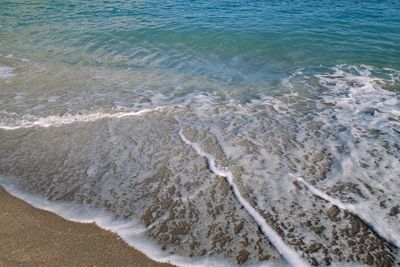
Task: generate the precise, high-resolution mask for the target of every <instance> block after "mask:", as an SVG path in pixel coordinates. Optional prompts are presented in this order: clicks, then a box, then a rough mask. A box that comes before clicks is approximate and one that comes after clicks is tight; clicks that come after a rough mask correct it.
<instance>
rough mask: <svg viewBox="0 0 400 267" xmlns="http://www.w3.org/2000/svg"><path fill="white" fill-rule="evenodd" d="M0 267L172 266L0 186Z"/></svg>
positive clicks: (103, 231) (96, 228) (107, 234)
mask: <svg viewBox="0 0 400 267" xmlns="http://www.w3.org/2000/svg"><path fill="white" fill-rule="evenodd" d="M0 240H1V242H0V266H157V267H158V266H172V265H170V264H162V263H158V262H155V261H152V260H151V259H149V258H147V257H146V256H145V255H144V254H142V253H141V252H139V251H137V250H135V249H134V248H132V247H130V246H128V245H127V244H126V243H125V242H124V241H123V240H122V239H121V238H119V237H118V236H117V235H116V234H114V233H112V232H110V231H107V230H104V229H101V228H99V227H98V226H96V225H95V224H82V223H75V222H70V221H67V220H65V219H63V218H61V217H59V216H57V215H55V214H53V213H50V212H47V211H44V210H39V209H36V208H34V207H32V206H30V205H28V204H27V203H25V202H23V201H22V200H20V199H17V198H15V197H13V196H11V195H10V194H8V193H7V192H6V191H4V189H3V188H2V187H0Z"/></svg>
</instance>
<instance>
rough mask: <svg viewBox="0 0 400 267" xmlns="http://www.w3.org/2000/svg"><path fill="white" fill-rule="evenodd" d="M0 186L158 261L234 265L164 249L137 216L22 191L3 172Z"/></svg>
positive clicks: (196, 266)
mask: <svg viewBox="0 0 400 267" xmlns="http://www.w3.org/2000/svg"><path fill="white" fill-rule="evenodd" d="M0 186H2V187H3V188H4V189H5V190H6V191H7V192H8V193H9V194H11V195H13V196H15V197H17V198H19V199H22V200H24V201H25V202H27V203H28V204H30V205H31V206H33V207H35V208H38V209H42V210H46V211H49V212H52V213H54V214H57V215H59V216H61V217H62V218H64V219H66V220H69V221H73V222H79V223H95V224H96V225H98V226H99V227H100V228H103V229H106V230H110V231H112V232H115V233H117V234H118V235H119V236H120V237H121V238H122V239H123V240H124V241H125V242H126V243H127V244H128V245H129V246H131V247H134V248H135V249H137V250H139V251H141V252H142V253H143V254H145V255H146V256H147V257H149V258H150V259H152V260H154V261H157V262H162V263H171V264H173V265H176V266H182V267H183V266H184V267H208V266H218V267H231V266H232V263H231V262H228V261H226V260H225V259H224V258H221V257H216V256H207V257H198V258H191V257H185V256H180V255H176V254H170V253H169V252H167V251H163V250H161V249H160V248H159V246H158V244H157V243H155V242H154V241H152V240H151V239H149V238H148V237H147V234H146V229H145V228H144V226H143V224H142V223H141V222H140V221H138V220H136V219H129V220H127V219H119V218H116V217H115V216H113V215H112V214H110V213H107V212H105V211H102V210H100V209H96V208H92V207H88V206H84V205H80V204H76V203H75V204H74V203H61V202H59V203H57V202H51V201H48V200H46V199H45V198H43V197H39V196H37V195H33V194H30V193H25V192H23V191H21V190H20V189H19V188H18V187H17V186H16V185H15V184H13V183H12V182H10V181H8V179H5V177H2V176H0ZM252 266H253V265H252ZM267 266H270V267H272V266H275V267H276V264H274V262H271V263H261V264H255V265H254V267H267Z"/></svg>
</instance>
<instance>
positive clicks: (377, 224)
mask: <svg viewBox="0 0 400 267" xmlns="http://www.w3.org/2000/svg"><path fill="white" fill-rule="evenodd" d="M290 175H291V176H292V177H293V178H295V179H296V180H297V181H299V182H300V183H302V184H303V185H305V187H306V188H307V189H308V190H310V191H311V192H312V193H313V194H314V195H316V196H318V197H320V198H322V199H325V200H326V201H328V202H330V203H331V204H332V205H335V206H337V207H338V208H340V209H342V210H347V211H348V212H350V213H352V214H354V215H356V216H357V217H359V218H360V219H361V220H363V221H364V222H365V223H367V224H368V225H369V226H370V227H371V228H372V229H374V231H375V232H376V233H377V234H379V235H380V236H381V237H382V238H384V239H385V240H386V241H388V242H390V243H391V244H393V245H395V246H397V247H399V248H400V235H399V234H398V233H396V231H394V230H393V229H391V227H390V225H388V224H387V223H386V222H385V221H384V220H382V219H381V218H378V217H377V216H376V214H374V213H373V212H371V209H370V208H369V207H368V205H367V204H365V203H363V204H350V203H343V202H342V201H340V200H338V199H335V198H333V197H331V196H329V195H328V194H326V193H325V192H323V191H321V190H319V189H317V188H316V187H314V186H313V185H311V184H309V183H307V182H306V181H305V180H304V179H303V178H301V177H299V176H296V175H294V174H290Z"/></svg>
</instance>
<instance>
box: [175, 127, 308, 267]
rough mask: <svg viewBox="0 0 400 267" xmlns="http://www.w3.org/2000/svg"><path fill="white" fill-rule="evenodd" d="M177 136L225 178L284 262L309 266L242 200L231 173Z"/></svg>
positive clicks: (183, 137) (294, 265) (193, 144)
mask: <svg viewBox="0 0 400 267" xmlns="http://www.w3.org/2000/svg"><path fill="white" fill-rule="evenodd" d="M179 136H180V138H181V139H182V141H183V142H184V143H186V144H187V145H189V146H190V147H192V148H193V149H194V150H195V151H196V153H197V154H199V155H200V156H202V157H205V158H206V159H207V161H208V164H209V168H210V170H211V171H212V172H213V173H215V174H216V175H218V176H222V177H225V178H226V180H227V181H228V183H229V185H230V186H231V187H232V189H233V193H234V195H235V197H236V199H237V200H238V201H239V203H240V204H241V205H242V206H243V208H245V209H246V211H247V212H248V213H249V214H250V216H251V217H253V219H254V220H255V221H256V223H257V224H258V226H259V227H260V228H261V230H262V232H263V233H264V234H265V235H266V236H267V238H268V239H269V241H270V242H271V243H272V245H273V246H274V247H275V248H276V249H277V250H278V252H279V253H280V254H281V255H282V257H283V258H284V259H285V260H286V262H287V263H289V264H290V265H291V266H293V267H304V266H309V264H308V263H306V262H305V261H304V260H303V259H302V258H301V257H300V256H299V255H298V254H297V252H296V251H295V250H294V249H292V248H291V247H289V246H288V245H286V244H285V242H284V241H283V240H282V238H281V237H280V236H279V234H278V233H277V232H276V231H275V230H274V229H273V228H272V227H271V226H270V225H269V224H267V223H266V221H265V219H264V218H263V217H262V216H261V215H260V214H259V213H258V212H257V211H256V209H255V208H253V207H252V206H251V205H250V203H249V202H248V201H247V200H246V199H245V198H243V196H242V195H241V193H240V191H239V189H238V187H237V186H236V184H235V183H234V181H233V175H232V173H231V172H230V171H228V170H226V171H225V170H224V171H222V170H220V169H218V168H217V167H216V165H215V158H214V157H213V156H212V155H211V154H209V153H207V152H205V151H204V150H203V149H202V148H201V147H200V146H199V145H198V144H197V143H194V142H191V141H190V140H188V139H187V138H186V137H185V135H184V134H183V133H182V129H181V130H180V131H179Z"/></svg>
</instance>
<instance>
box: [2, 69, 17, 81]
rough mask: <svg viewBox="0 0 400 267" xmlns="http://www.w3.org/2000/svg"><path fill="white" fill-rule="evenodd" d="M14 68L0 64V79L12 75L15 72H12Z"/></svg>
mask: <svg viewBox="0 0 400 267" xmlns="http://www.w3.org/2000/svg"><path fill="white" fill-rule="evenodd" d="M13 71H14V68H12V67H9V66H0V79H1V78H3V79H5V78H10V77H12V76H14V75H15V74H14V73H13Z"/></svg>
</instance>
